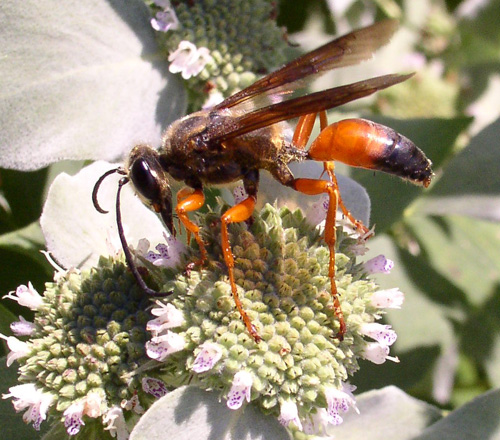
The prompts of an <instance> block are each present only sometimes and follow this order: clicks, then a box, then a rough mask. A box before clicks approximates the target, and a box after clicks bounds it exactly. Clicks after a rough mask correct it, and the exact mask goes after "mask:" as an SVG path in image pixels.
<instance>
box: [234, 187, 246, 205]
mask: <svg viewBox="0 0 500 440" xmlns="http://www.w3.org/2000/svg"><path fill="white" fill-rule="evenodd" d="M233 197H234V203H235V205H237V204H238V203H241V202H242V201H243V200H245V199H247V198H248V194H247V192H246V191H245V188H243V187H242V186H241V185H238V186H237V187H236V188H234V190H233Z"/></svg>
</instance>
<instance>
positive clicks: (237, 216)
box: [221, 196, 261, 342]
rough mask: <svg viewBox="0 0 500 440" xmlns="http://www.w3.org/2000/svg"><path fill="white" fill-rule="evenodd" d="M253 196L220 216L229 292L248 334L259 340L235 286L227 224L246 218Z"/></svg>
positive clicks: (250, 209)
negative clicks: (229, 286)
mask: <svg viewBox="0 0 500 440" xmlns="http://www.w3.org/2000/svg"><path fill="white" fill-rule="evenodd" d="M255 201H256V200H255V197H254V196H249V197H248V198H246V199H245V200H243V201H242V202H240V203H238V204H237V205H234V206H233V207H232V208H229V209H228V210H227V211H226V212H225V213H224V214H223V215H222V217H221V233H222V254H223V256H224V261H225V263H226V266H227V271H228V275H229V283H230V285H231V292H232V294H233V298H234V302H235V304H236V308H237V309H238V312H240V315H241V318H242V319H243V323H244V324H245V327H246V328H247V330H248V332H249V333H250V335H251V336H252V337H253V338H254V340H255V342H260V341H261V337H260V336H259V334H258V333H257V329H256V328H255V326H254V325H253V324H252V321H251V320H250V318H249V317H248V315H247V313H246V312H245V310H244V309H243V306H242V305H241V301H240V297H239V296H238V290H237V288H236V282H235V280H234V256H233V253H232V251H231V244H230V242H229V234H228V225H229V224H230V223H240V222H244V221H246V220H248V219H249V218H250V217H251V215H252V213H253V210H254V208H255Z"/></svg>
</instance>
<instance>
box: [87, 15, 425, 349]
mask: <svg viewBox="0 0 500 440" xmlns="http://www.w3.org/2000/svg"><path fill="white" fill-rule="evenodd" d="M396 29H397V22H395V21H393V20H386V21H381V22H378V23H376V24H374V25H371V26H368V27H365V28H363V29H359V30H356V31H353V32H351V33H349V34H347V35H344V36H342V37H340V38H337V39H335V40H333V41H331V42H330V43H327V44H325V45H324V46H322V47H320V48H318V49H316V50H313V51H312V52H309V53H306V54H305V55H302V56H300V57H299V58H297V59H295V60H293V61H291V62H289V63H288V64H286V65H285V66H283V67H281V68H280V69H278V70H276V71H275V72H273V73H271V74H269V75H267V76H265V77H263V78H262V79H259V80H258V81H256V82H255V83H253V84H252V85H250V86H249V87H247V88H246V89H244V90H242V91H240V92H237V93H235V94H233V95H232V96H229V97H228V98H226V99H225V100H224V101H222V102H221V103H220V104H217V105H215V106H214V107H212V108H210V109H204V110H200V111H197V112H195V113H192V114H190V115H187V116H185V117H183V118H181V119H178V120H177V121H175V122H173V123H172V124H171V125H170V126H169V127H168V128H167V129H166V131H165V133H164V135H163V140H162V147H161V148H160V149H159V150H156V149H154V148H152V147H150V146H149V145H144V144H142V145H137V146H136V147H134V148H133V150H132V151H131V153H130V156H129V158H128V161H127V163H126V165H125V167H124V168H117V169H113V170H110V171H108V172H107V173H105V174H104V175H103V176H102V177H101V178H100V179H99V181H98V182H97V183H96V185H95V187H94V192H93V201H94V205H95V207H96V209H97V210H99V211H100V212H107V211H104V210H103V209H102V208H100V206H99V204H98V202H97V191H98V188H99V186H100V184H101V182H102V181H103V180H104V178H106V176H108V175H110V174H112V173H119V174H121V175H123V176H124V177H122V178H121V180H120V183H119V187H118V191H117V198H116V205H117V223H118V230H119V235H120V239H121V242H122V245H123V249H124V253H125V257H126V260H127V264H128V265H129V267H130V269H131V271H132V272H133V274H134V276H135V278H136V280H137V282H138V283H139V285H140V286H141V287H142V288H143V289H144V290H145V291H146V292H147V293H149V294H151V295H159V294H160V293H159V292H156V291H154V290H153V289H150V288H149V287H148V286H147V285H146V283H145V282H144V280H143V279H142V277H141V275H140V273H139V271H138V270H137V267H136V265H135V263H134V260H133V257H132V254H131V252H130V250H129V248H128V246H127V243H126V240H125V236H124V234H123V228H122V225H121V221H122V220H121V214H120V190H121V188H122V186H123V185H125V184H126V183H128V182H131V183H132V185H133V186H134V188H135V191H136V193H137V194H138V196H139V197H140V198H141V199H142V200H143V202H145V203H146V204H147V205H149V206H150V207H151V208H152V209H154V211H156V212H157V213H159V214H160V215H161V218H162V219H163V222H164V223H165V225H166V227H167V228H168V229H169V231H170V232H171V233H172V234H175V228H174V224H173V212H172V211H173V205H172V192H171V188H170V183H169V176H170V178H173V179H175V180H178V181H183V182H184V183H185V184H186V185H187V187H186V188H183V189H182V190H180V191H179V192H178V194H177V204H176V206H175V212H176V214H177V216H178V218H179V220H180V222H181V223H182V225H184V227H185V228H186V230H187V231H188V233H190V234H192V235H193V236H194V238H195V240H196V242H197V244H198V247H199V252H200V259H199V261H198V263H200V264H203V263H204V262H205V261H206V259H207V253H206V250H205V245H204V243H203V240H202V238H201V237H200V228H199V226H197V225H196V224H195V223H194V222H193V221H191V220H190V219H189V217H188V213H190V212H193V211H196V210H198V209H200V208H201V207H202V206H203V204H204V202H205V197H204V194H203V187H204V186H206V185H217V184H227V183H230V182H234V181H238V180H242V181H243V186H244V189H245V191H246V193H247V198H246V199H245V200H243V201H242V202H240V203H238V204H236V205H235V206H233V207H231V208H230V209H228V210H227V211H226V212H225V213H224V214H223V215H222V217H221V237H222V252H223V257H224V261H225V264H226V266H227V270H228V276H229V283H230V285H231V291H232V294H233V297H234V301H235V304H236V308H237V309H238V311H239V313H240V314H241V317H242V319H243V322H244V324H245V326H246V328H247V329H248V332H249V333H250V334H251V336H252V337H253V338H254V340H255V341H256V342H259V341H260V340H261V338H260V336H259V333H258V331H257V329H256V328H255V326H254V325H253V324H252V322H251V320H250V318H249V317H248V315H247V313H246V312H245V310H244V309H243V307H242V305H241V301H240V299H239V297H238V290H237V287H236V283H235V277H234V264H235V262H234V257H233V254H232V252H231V245H230V242H229V236H228V225H229V224H230V223H235V222H243V221H246V220H248V219H249V218H250V217H251V216H252V213H253V210H254V207H255V203H256V198H257V191H258V186H259V173H260V171H261V170H266V171H267V172H269V173H270V174H271V175H272V176H273V177H274V178H275V179H276V180H277V181H278V182H280V183H281V184H283V185H285V186H287V187H290V188H292V189H294V190H295V191H298V192H300V193H304V194H309V195H319V194H327V195H328V198H329V207H328V211H327V216H326V224H325V232H324V240H325V242H326V244H327V245H328V247H329V250H330V259H329V277H330V280H331V282H330V285H331V295H332V300H333V302H332V307H333V310H334V312H335V316H336V317H337V320H338V323H339V329H338V332H337V333H336V337H338V338H339V339H342V338H343V335H344V333H345V332H346V324H345V320H344V316H343V313H342V309H341V306H340V302H339V298H338V294H337V287H336V283H335V239H336V235H335V232H336V226H335V216H336V212H337V209H338V208H340V209H341V210H342V212H343V213H344V215H345V216H346V217H347V218H349V219H350V220H351V221H352V222H353V223H354V225H355V226H356V227H357V228H358V229H359V230H361V231H362V232H364V233H366V232H367V231H368V230H367V228H366V227H365V226H364V225H362V224H361V222H358V221H356V220H355V219H354V218H353V217H352V215H351V214H350V212H349V211H348V210H347V209H346V207H345V206H344V204H343V202H342V198H341V195H340V193H339V190H338V185H337V180H336V177H335V173H334V161H340V162H343V163H345V164H347V165H350V166H353V167H362V168H367V169H373V170H379V171H384V172H387V173H391V174H394V175H396V176H399V177H401V178H403V179H406V180H409V181H411V182H413V183H416V184H420V185H423V186H424V187H427V186H428V185H429V184H430V181H431V178H432V175H433V173H432V170H431V162H430V161H429V159H427V157H426V156H425V154H424V153H423V152H422V151H421V150H420V149H419V148H418V147H417V146H416V145H415V144H414V143H413V142H412V141H410V140H409V139H407V138H406V137H404V136H402V135H401V134H399V133H397V132H395V131H394V130H392V129H391V128H388V127H385V126H383V125H380V124H376V123H374V122H370V121H367V120H363V119H347V120H342V121H339V122H335V123H333V124H330V125H328V123H327V119H326V110H328V109H331V108H333V107H337V106H340V105H342V104H345V103H348V102H350V101H353V100H356V99H359V98H362V97H365V96H368V95H371V94H373V93H374V92H376V91H378V90H381V89H385V88H387V87H390V86H392V85H395V84H398V83H401V82H403V81H405V80H407V79H408V78H410V77H411V76H412V75H413V74H407V75H398V74H390V75H383V76H379V77H376V78H371V79H367V80H364V81H359V82H355V83H352V84H348V85H343V86H339V87H334V88H330V89H327V90H323V91H320V92H316V93H310V94H306V95H303V96H299V97H293V96H291V95H292V92H294V91H296V90H297V89H298V88H301V87H304V86H305V85H307V84H309V83H310V82H311V80H313V79H315V78H317V77H318V76H319V75H321V74H323V73H325V72H327V71H329V70H331V69H335V68H339V67H345V66H351V65H354V64H357V63H359V62H361V61H363V60H366V59H368V58H370V57H371V56H372V55H373V52H374V51H375V50H377V49H378V48H380V47H381V46H383V45H385V44H386V43H387V42H388V41H389V39H390V38H391V36H392V35H393V33H394V32H395V30H396ZM316 117H319V120H320V128H321V131H320V134H319V135H318V137H317V138H316V139H314V140H313V141H312V143H311V145H310V147H309V148H308V149H306V145H307V143H308V141H309V138H310V136H311V132H312V129H313V125H314V123H315V120H316ZM294 118H299V120H298V123H297V126H296V128H295V131H294V135H293V138H292V139H291V140H290V139H287V138H286V136H285V135H284V131H285V129H286V127H287V123H286V122H285V121H288V120H291V119H294ZM304 160H314V161H321V162H323V163H324V169H325V172H326V173H327V175H328V176H329V180H321V179H306V178H300V177H299V178H295V177H294V176H293V174H292V172H291V171H290V169H289V167H288V164H290V163H291V162H300V161H304Z"/></svg>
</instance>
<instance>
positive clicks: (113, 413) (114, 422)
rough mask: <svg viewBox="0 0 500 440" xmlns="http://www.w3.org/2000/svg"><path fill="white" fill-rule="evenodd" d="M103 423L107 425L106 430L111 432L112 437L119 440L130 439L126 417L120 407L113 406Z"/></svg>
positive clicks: (104, 417)
mask: <svg viewBox="0 0 500 440" xmlns="http://www.w3.org/2000/svg"><path fill="white" fill-rule="evenodd" d="M102 422H103V423H104V424H105V425H106V426H105V427H104V430H105V431H109V433H110V434H111V437H116V438H117V439H118V440H127V439H128V438H129V432H128V429H127V424H126V422H125V417H124V416H123V411H122V409H121V408H120V407H118V406H113V407H112V408H111V409H109V410H108V412H107V413H106V414H104V416H103V418H102Z"/></svg>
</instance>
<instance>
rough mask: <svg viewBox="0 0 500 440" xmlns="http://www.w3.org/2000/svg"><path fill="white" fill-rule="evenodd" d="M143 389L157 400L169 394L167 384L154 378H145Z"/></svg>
mask: <svg viewBox="0 0 500 440" xmlns="http://www.w3.org/2000/svg"><path fill="white" fill-rule="evenodd" d="M142 389H143V390H144V391H145V392H146V393H148V394H151V395H152V396H154V397H156V398H157V399H159V398H160V397H163V396H164V395H166V394H167V393H168V390H167V386H166V385H165V382H163V381H161V380H160V379H155V378H154V377H144V378H143V379H142Z"/></svg>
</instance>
